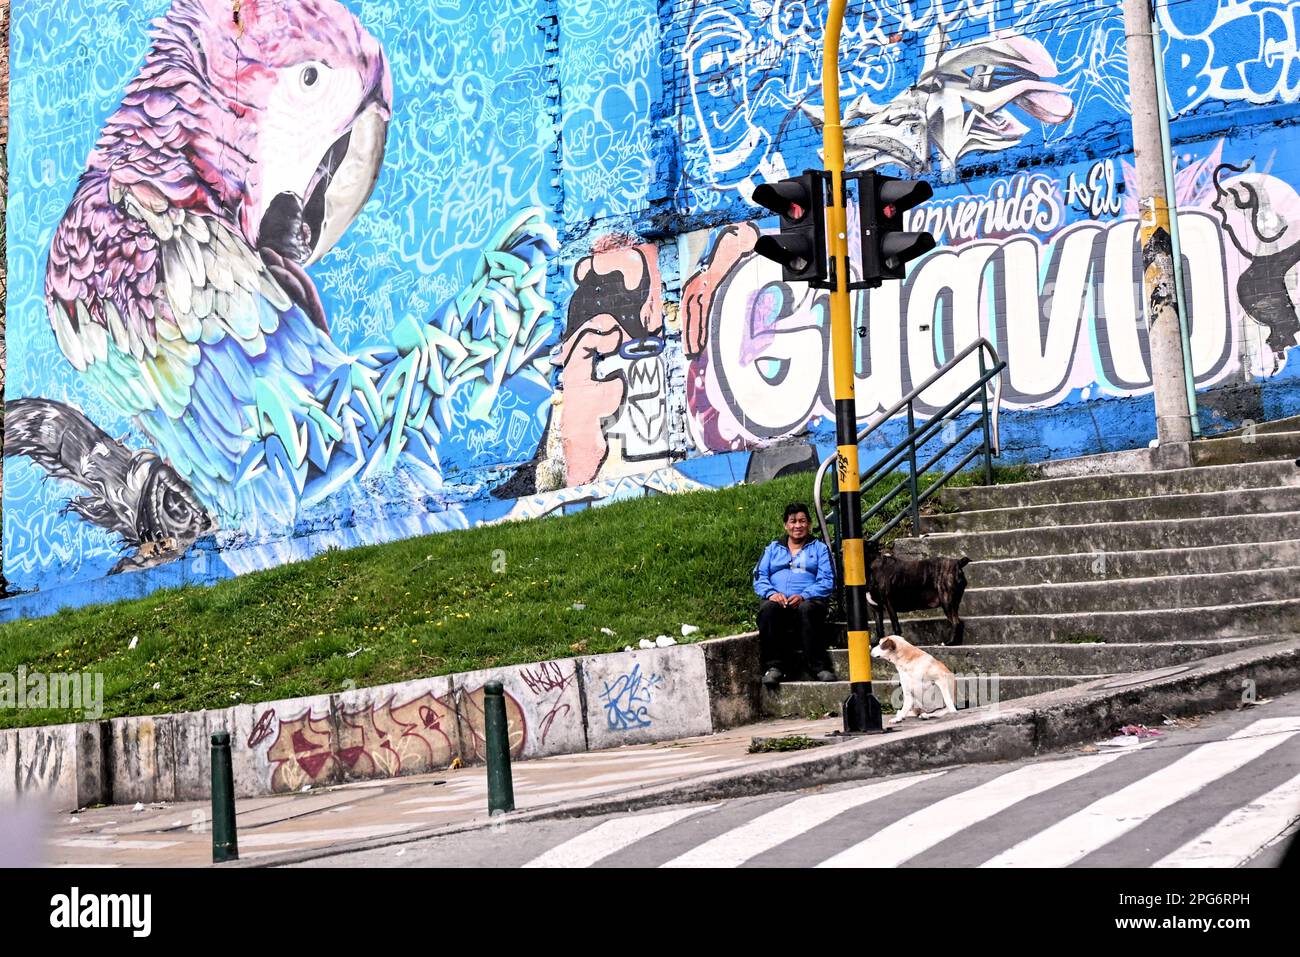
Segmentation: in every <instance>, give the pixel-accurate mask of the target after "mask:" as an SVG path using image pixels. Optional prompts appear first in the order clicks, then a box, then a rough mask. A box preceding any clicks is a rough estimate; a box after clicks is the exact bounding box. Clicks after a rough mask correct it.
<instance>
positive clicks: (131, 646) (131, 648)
mask: <svg viewBox="0 0 1300 957" xmlns="http://www.w3.org/2000/svg"><path fill="white" fill-rule="evenodd" d="M138 644H140V636H139V635H132V636H131V643H130V644H129V645H127V646H126V650H127V651H135V646H136V645H138Z"/></svg>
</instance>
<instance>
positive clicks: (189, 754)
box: [0, 634, 758, 811]
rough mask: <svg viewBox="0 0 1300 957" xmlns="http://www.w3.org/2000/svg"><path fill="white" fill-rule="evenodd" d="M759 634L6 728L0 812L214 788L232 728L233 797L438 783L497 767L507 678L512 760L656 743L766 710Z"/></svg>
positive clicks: (179, 796) (176, 797) (0, 747)
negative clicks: (487, 755) (490, 726)
mask: <svg viewBox="0 0 1300 957" xmlns="http://www.w3.org/2000/svg"><path fill="white" fill-rule="evenodd" d="M757 669H758V638H757V635H756V634H748V635H739V636H736V637H732V638H721V639H717V640H715V641H706V642H701V643H700V644H694V645H674V646H671V647H668V648H656V649H653V650H646V651H631V652H618V653H615V654H609V655H593V656H589V657H585V658H577V659H565V660H560V661H544V662H539V663H537V664H531V665H517V666H513V667H508V668H496V669H487V670H483V671H475V672H469V673H465V674H455V675H443V676H440V677H436V678H423V679H419V680H416V681H407V682H403V683H401V684H391V685H382V686H379V687H375V688H357V689H353V690H349V691H345V692H342V693H340V694H333V695H319V696H317V697H311V698H293V699H289V700H284V701H270V702H263V703H259V704H243V705H238V706H236V707H233V708H225V709H219V710H215V711H196V712H187V713H184V714H174V715H154V716H146V717H129V718H114V719H111V720H104V721H89V722H84V723H82V724H67V725H55V726H52V727H42V728H19V729H16V730H7V731H0V803H4V802H6V801H7V800H9V799H12V798H14V797H15V796H17V795H24V796H33V795H39V796H42V797H43V798H45V800H46V801H48V803H49V805H50V807H51V808H52V809H53V810H59V811H69V810H73V809H75V808H79V807H85V806H87V805H91V804H135V803H136V802H143V803H146V804H149V803H156V802H171V801H192V800H202V799H205V798H207V797H208V796H209V795H210V793H211V784H210V781H211V738H212V733H213V732H215V731H223V730H224V731H229V732H230V737H231V749H232V757H233V763H234V776H235V793H236V795H237V796H239V797H253V796H256V795H262V794H275V793H283V792H289V791H298V790H302V789H304V788H308V787H326V786H329V785H335V784H345V783H347V782H350V781H362V780H372V779H382V778H391V777H397V776H399V775H404V774H424V773H427V772H430V771H437V770H440V769H442V768H446V767H447V766H448V765H450V764H451V763H452V761H453V760H455V759H456V758H459V759H460V760H461V762H463V763H465V764H473V763H476V762H480V761H482V760H483V759H484V718H483V686H484V685H485V684H486V683H487V682H488V681H491V680H494V679H495V680H498V681H500V682H502V684H503V686H504V688H505V693H506V717H507V719H508V721H509V727H510V752H511V755H512V756H513V757H514V758H519V759H527V758H535V757H543V756H545V755H551V754H572V753H575V752H580V751H586V750H587V749H588V748H591V749H600V748H614V747H619V746H622V745H628V744H644V743H647V742H651V741H662V740H668V739H673V738H681V737H688V736H690V735H696V734H709V733H711V732H713V731H718V730H722V729H723V728H727V727H732V726H734V725H737V724H743V723H745V722H747V721H751V720H754V719H755V718H756V717H757V716H758V702H757V694H758V684H757V681H756V678H757V674H758V671H757Z"/></svg>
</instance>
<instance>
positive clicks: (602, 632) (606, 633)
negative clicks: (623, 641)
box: [600, 628, 618, 638]
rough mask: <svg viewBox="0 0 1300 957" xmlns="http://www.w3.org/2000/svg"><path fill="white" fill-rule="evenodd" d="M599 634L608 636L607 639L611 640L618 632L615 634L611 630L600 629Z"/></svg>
mask: <svg viewBox="0 0 1300 957" xmlns="http://www.w3.org/2000/svg"><path fill="white" fill-rule="evenodd" d="M600 633H601V634H602V635H609V637H611V638H613V637H614V636H615V635H617V634H618V632H616V631H615V630H614V629H613V628H602V629H600Z"/></svg>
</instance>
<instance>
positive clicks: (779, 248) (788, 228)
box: [754, 170, 827, 285]
mask: <svg viewBox="0 0 1300 957" xmlns="http://www.w3.org/2000/svg"><path fill="white" fill-rule="evenodd" d="M823 176H824V174H823V173H821V172H820V171H818V170H805V171H804V174H803V175H802V176H793V177H791V178H789V179H783V180H781V181H780V182H779V183H764V184H762V185H761V186H758V187H757V188H756V189H755V190H754V202H755V203H757V204H758V205H760V206H763V207H766V208H767V209H770V210H771V211H772V212H774V213H776V214H777V215H778V216H780V217H781V233H780V235H777V236H760V237H759V239H758V242H757V243H755V244H754V252H756V253H758V255H760V256H762V257H763V258H765V259H770V260H772V261H773V262H776V263H780V264H781V276H782V278H784V279H785V281H786V282H807V283H812V284H813V285H822V284H824V283H825V282H826V276H827V269H826V191H825V187H824V186H823V182H824V180H823Z"/></svg>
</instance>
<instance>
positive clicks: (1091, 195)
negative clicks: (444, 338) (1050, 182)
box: [1065, 159, 1124, 219]
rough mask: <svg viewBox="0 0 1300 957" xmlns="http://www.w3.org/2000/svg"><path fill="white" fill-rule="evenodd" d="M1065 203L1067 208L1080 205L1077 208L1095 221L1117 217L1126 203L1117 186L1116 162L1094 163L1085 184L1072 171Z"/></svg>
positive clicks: (1103, 161)
mask: <svg viewBox="0 0 1300 957" xmlns="http://www.w3.org/2000/svg"><path fill="white" fill-rule="evenodd" d="M1121 185H1122V184H1121ZM1065 203H1066V205H1067V206H1075V205H1076V204H1078V206H1077V208H1079V209H1082V210H1083V211H1084V212H1086V213H1087V214H1088V215H1089V216H1091V217H1092V218H1093V219H1097V218H1099V217H1102V216H1117V215H1118V214H1119V212H1120V210H1122V209H1123V208H1124V203H1123V201H1122V200H1121V199H1120V197H1119V192H1118V190H1117V189H1116V186H1115V161H1114V160H1109V159H1108V160H1102V161H1101V162H1100V163H1094V164H1093V165H1092V169H1090V170H1088V176H1087V178H1086V179H1085V180H1084V181H1083V182H1080V181H1079V179H1078V174H1076V173H1075V172H1074V171H1071V172H1070V179H1069V185H1068V186H1067V187H1066V191H1065Z"/></svg>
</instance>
